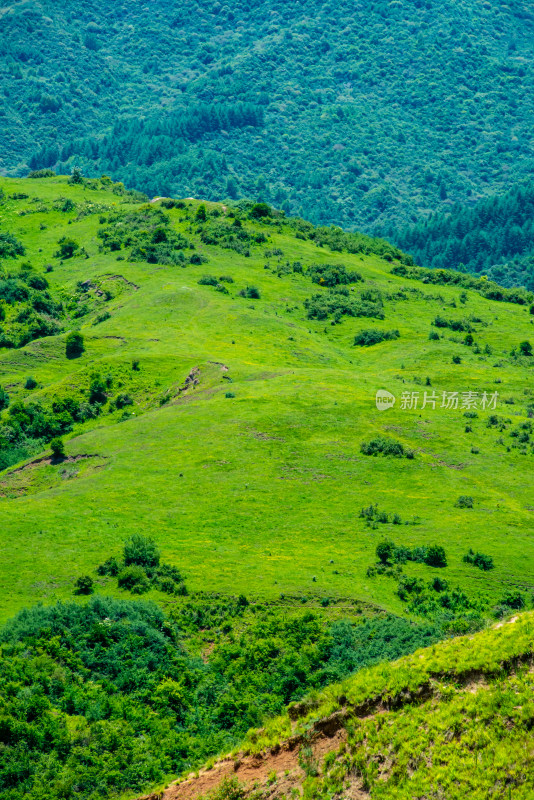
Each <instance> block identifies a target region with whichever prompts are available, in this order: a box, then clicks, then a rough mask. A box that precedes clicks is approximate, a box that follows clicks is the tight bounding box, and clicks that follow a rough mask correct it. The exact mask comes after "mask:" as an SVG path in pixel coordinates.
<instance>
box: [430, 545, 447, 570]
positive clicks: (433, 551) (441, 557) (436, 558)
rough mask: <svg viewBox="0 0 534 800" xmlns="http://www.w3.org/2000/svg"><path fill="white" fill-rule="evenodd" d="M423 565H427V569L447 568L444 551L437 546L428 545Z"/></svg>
mask: <svg viewBox="0 0 534 800" xmlns="http://www.w3.org/2000/svg"><path fill="white" fill-rule="evenodd" d="M425 564H428V566H429V567H446V566H447V556H446V555H445V550H444V549H443V547H442V546H441V545H439V544H433V545H430V547H429V548H428V550H427V554H426V558H425Z"/></svg>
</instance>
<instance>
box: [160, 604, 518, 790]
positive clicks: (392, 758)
mask: <svg viewBox="0 0 534 800" xmlns="http://www.w3.org/2000/svg"><path fill="white" fill-rule="evenodd" d="M533 647H534V619H533V616H532V614H523V615H520V616H519V617H515V618H513V619H512V620H511V621H510V623H508V624H504V625H502V624H501V625H499V626H497V627H496V628H493V629H489V630H486V631H484V632H482V633H479V634H476V635H475V636H472V637H465V638H461V639H455V640H453V641H451V642H447V643H442V644H439V645H435V646H434V647H432V648H427V649H425V650H419V651H417V652H416V653H414V654H413V655H412V656H407V657H405V658H402V659H400V660H399V661H396V662H393V663H391V664H387V665H380V666H377V667H371V668H369V669H365V670H362V671H360V672H359V673H357V674H356V675H355V676H353V677H352V678H349V679H348V680H347V681H345V682H344V683H342V684H339V685H337V686H333V687H329V688H328V689H327V690H325V692H323V693H322V694H317V695H315V696H314V697H310V699H309V701H308V702H307V703H302V704H299V705H298V706H295V707H293V708H291V707H290V709H289V713H288V714H286V715H285V716H284V717H280V718H277V719H275V720H272V721H270V722H269V723H268V724H267V726H266V728H264V729H262V730H261V731H252V732H250V733H249V736H248V741H247V743H246V744H245V747H244V748H243V750H242V751H241V752H240V753H239V755H238V754H237V753H235V754H234V755H233V758H232V759H231V760H227V761H226V762H222V763H219V764H218V765H216V767H215V769H213V770H211V771H207V772H204V773H203V774H202V775H201V776H200V778H198V777H197V779H196V780H191V781H189V782H187V783H185V784H178V785H176V786H171V787H170V788H169V789H168V791H167V792H166V793H164V798H166V799H167V800H170V799H171V798H178V797H180V798H184V799H187V800H189V799H190V798H196V797H198V796H199V790H200V791H203V790H204V789H207V788H209V789H211V790H212V791H210V793H209V797H212V798H216V799H217V800H240V798H245V797H247V798H248V797H250V798H254V800H260V799H261V798H271V799H272V800H274V799H275V798H276V800H282V799H283V798H289V797H303V798H306V800H314V799H316V800H318V799H319V798H357V799H358V800H363V799H364V798H373V799H374V798H388V799H389V798H391V799H393V798H395V800H400V799H401V798H406V800H411V798H414V797H425V798H426V797H428V798H441V797H446V798H447V800H461V799H462V798H465V797H469V798H473V799H474V800H483V799H484V800H485V798H488V797H503V798H505V797H513V798H517V799H518V800H523V799H525V800H526V798H530V797H531V796H532V785H533V781H534V774H533V768H532V763H533V762H532V754H533V748H534V739H533V735H532V719H533V713H534V708H533V705H532V688H533V686H532V659H533V654H534V651H533ZM297 754H298V757H297ZM282 763H284V764H285V766H286V769H285V770H284V771H283V772H280V771H277V770H276V769H273V767H276V766H277V765H280V764H282ZM234 772H235V773H237V777H229V776H230V775H232V776H233V773H234ZM243 775H246V780H243V781H240V778H241V776H243ZM253 782H254V785H255V788H254V789H253V788H252V783H253ZM203 796H204V795H203Z"/></svg>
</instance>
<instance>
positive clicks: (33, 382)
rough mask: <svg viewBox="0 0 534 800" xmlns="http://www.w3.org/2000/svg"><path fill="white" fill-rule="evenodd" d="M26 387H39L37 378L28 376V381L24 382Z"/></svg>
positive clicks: (30, 388)
mask: <svg viewBox="0 0 534 800" xmlns="http://www.w3.org/2000/svg"><path fill="white" fill-rule="evenodd" d="M24 388H25V389H28V390H29V391H31V390H32V389H35V388H37V381H36V380H35V378H31V377H28V378H26V383H25V384H24Z"/></svg>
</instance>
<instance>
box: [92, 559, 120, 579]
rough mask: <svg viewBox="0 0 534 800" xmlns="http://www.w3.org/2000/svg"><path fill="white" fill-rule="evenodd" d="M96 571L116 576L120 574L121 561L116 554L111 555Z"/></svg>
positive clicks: (99, 573) (112, 576)
mask: <svg viewBox="0 0 534 800" xmlns="http://www.w3.org/2000/svg"><path fill="white" fill-rule="evenodd" d="M96 571H97V573H98V575H109V576H110V577H111V578H116V577H117V575H118V574H119V562H118V561H117V559H116V558H115V557H114V556H111V557H110V558H108V559H107V560H106V561H104V563H103V564H100V565H99V566H98V567H97V568H96Z"/></svg>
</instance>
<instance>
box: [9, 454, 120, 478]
mask: <svg viewBox="0 0 534 800" xmlns="http://www.w3.org/2000/svg"><path fill="white" fill-rule="evenodd" d="M90 458H106V456H100V455H98V453H81V454H79V455H77V456H66V457H65V458H58V459H54V458H52V457H51V456H42V457H41V458H34V459H33V461H28V463H27V464H22V466H20V467H16V468H15V469H10V470H8V471H7V472H5V473H4V476H3V478H2V480H0V485H1V484H5V483H6V482H7V479H9V478H10V477H11V475H16V474H18V473H20V472H26V471H27V470H32V469H37V468H38V467H43V466H46V465H48V464H52V465H54V466H56V465H58V464H76V463H77V462H78V461H86V460H87V459H90Z"/></svg>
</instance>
